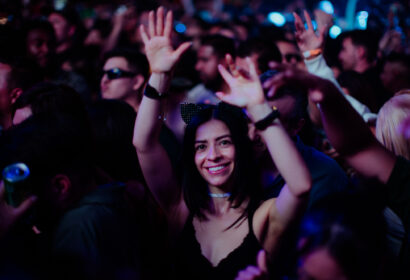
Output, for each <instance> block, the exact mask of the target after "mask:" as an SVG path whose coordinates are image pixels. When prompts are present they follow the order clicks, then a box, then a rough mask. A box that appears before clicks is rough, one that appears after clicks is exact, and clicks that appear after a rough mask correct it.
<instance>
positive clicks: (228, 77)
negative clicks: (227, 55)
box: [218, 64, 234, 85]
mask: <svg viewBox="0 0 410 280" xmlns="http://www.w3.org/2000/svg"><path fill="white" fill-rule="evenodd" d="M218 71H219V73H220V74H221V76H222V78H223V79H224V80H225V82H226V83H227V84H228V85H231V84H232V83H233V82H234V78H233V77H232V75H231V74H230V73H229V72H228V70H226V68H225V67H224V66H223V65H222V64H218Z"/></svg>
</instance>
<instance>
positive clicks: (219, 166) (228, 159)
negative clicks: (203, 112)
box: [194, 119, 236, 192]
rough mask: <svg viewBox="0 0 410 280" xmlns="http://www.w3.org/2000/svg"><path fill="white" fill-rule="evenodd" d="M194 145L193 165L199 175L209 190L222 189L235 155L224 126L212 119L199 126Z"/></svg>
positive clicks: (230, 139)
mask: <svg viewBox="0 0 410 280" xmlns="http://www.w3.org/2000/svg"><path fill="white" fill-rule="evenodd" d="M194 145H195V146H194V149H195V165H196V167H197V170H198V172H199V174H201V176H202V178H204V180H205V181H206V182H207V183H208V186H209V188H210V189H211V188H216V189H221V188H223V187H224V186H225V185H226V184H227V183H228V181H229V179H230V177H231V175H232V173H233V171H234V168H235V153H236V151H235V146H234V143H233V140H232V137H231V133H230V131H229V129H228V127H227V126H226V124H225V123H224V122H222V121H220V120H215V119H212V120H210V121H208V122H206V123H204V124H202V125H200V126H199V127H198V129H197V131H196V135H195V144H194ZM214 191H216V192H217V191H218V190H214ZM214 191H212V192H214Z"/></svg>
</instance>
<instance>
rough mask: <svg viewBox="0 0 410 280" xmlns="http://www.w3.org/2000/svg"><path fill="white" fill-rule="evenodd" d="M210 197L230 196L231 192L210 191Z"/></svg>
mask: <svg viewBox="0 0 410 280" xmlns="http://www.w3.org/2000/svg"><path fill="white" fill-rule="evenodd" d="M209 196H210V197H216V198H223V197H230V196H231V193H229V192H228V193H209Z"/></svg>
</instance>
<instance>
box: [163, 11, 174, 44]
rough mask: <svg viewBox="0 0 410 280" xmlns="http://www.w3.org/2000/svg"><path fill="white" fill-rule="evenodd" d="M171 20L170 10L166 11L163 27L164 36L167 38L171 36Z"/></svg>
mask: <svg viewBox="0 0 410 280" xmlns="http://www.w3.org/2000/svg"><path fill="white" fill-rule="evenodd" d="M172 22H173V16H172V11H168V12H167V15H166V17H165V27H164V36H165V37H167V38H171V33H172Z"/></svg>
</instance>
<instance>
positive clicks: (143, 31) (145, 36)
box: [140, 24, 149, 45]
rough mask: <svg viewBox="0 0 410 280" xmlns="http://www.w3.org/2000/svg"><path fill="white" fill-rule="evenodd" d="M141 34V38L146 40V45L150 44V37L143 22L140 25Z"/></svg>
mask: <svg viewBox="0 0 410 280" xmlns="http://www.w3.org/2000/svg"><path fill="white" fill-rule="evenodd" d="M140 34H141V39H142V41H143V42H144V45H146V44H148V41H149V37H148V35H147V32H146V31H145V26H144V25H143V24H141V25H140Z"/></svg>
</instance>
